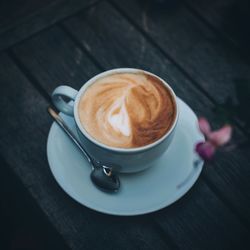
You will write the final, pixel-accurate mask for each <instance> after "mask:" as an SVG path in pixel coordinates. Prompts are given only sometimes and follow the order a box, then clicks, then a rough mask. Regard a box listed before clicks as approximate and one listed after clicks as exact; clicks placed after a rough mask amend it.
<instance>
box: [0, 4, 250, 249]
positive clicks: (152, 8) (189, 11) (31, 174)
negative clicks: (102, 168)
mask: <svg viewBox="0 0 250 250" xmlns="http://www.w3.org/2000/svg"><path fill="white" fill-rule="evenodd" d="M156 2H157V1H150V2H148V1H134V0H127V1H119V0H110V1H97V0H85V1H84V0H72V1H66V0H43V1H32V0H25V1H22V3H20V1H17V0H16V1H2V2H1V3H0V50H1V55H0V82H1V92H0V93H1V97H0V104H1V112H0V119H1V129H0V138H1V140H0V159H1V162H2V164H1V168H2V169H9V170H10V171H11V172H12V173H13V176H15V178H16V179H18V180H19V181H20V183H21V185H22V186H23V187H24V188H25V190H27V191H28V193H29V195H30V199H32V200H33V202H34V203H35V204H36V205H37V206H38V207H39V209H40V210H41V211H42V214H43V216H44V218H47V219H48V221H49V222H48V223H49V224H50V225H51V228H54V229H55V230H54V231H55V232H56V233H55V234H58V235H59V236H58V237H59V238H58V239H59V240H62V241H64V242H65V246H66V247H69V248H71V249H84V250H86V249H115V250H116V249H119V250H123V249H154V250H161V249H191V250H194V249H202V250H203V249H209V250H211V249H220V250H221V249H250V237H249V236H250V233H249V231H250V149H249V145H250V143H249V125H250V119H249V113H250V112H249V106H250V97H249V95H248V94H249V93H250V91H249V82H250V70H249V69H250V68H249V48H250V47H249V46H248V43H247V40H246V39H247V32H246V39H242V36H241V35H242V34H241V35H240V29H241V28H242V23H240V21H239V22H238V23H237V22H233V25H232V22H231V21H232V20H239V19H237V15H238V17H242V16H241V12H240V11H242V10H244V7H245V6H249V5H248V4H247V2H246V1H239V2H238V3H237V2H235V1H233V0H230V1H225V0H219V1H218V0H210V1H206V0H194V1H191V0H190V1H189V0H186V1H184V2H176V1H165V3H164V4H160V3H156ZM158 2H160V1H158ZM240 4H242V5H240ZM244 4H245V5H244ZM243 12H244V11H243ZM243 14H244V13H243ZM246 18H247V17H246ZM243 19H244V18H243ZM230 22H231V23H230ZM243 23H245V19H244V22H243ZM237 25H238V29H237ZM247 28H248V31H249V26H248V27H247ZM234 31H237V32H234ZM246 31H247V30H246ZM116 67H135V68H141V69H146V70H149V71H151V72H154V73H155V74H157V75H159V76H161V77H162V78H163V79H166V80H167V81H168V82H169V83H170V84H171V86H172V87H173V88H174V90H175V92H176V93H177V95H178V96H180V97H181V98H182V99H183V100H184V101H185V102H187V103H188V104H189V105H190V106H191V107H192V108H193V109H194V110H195V112H196V113H197V114H198V115H203V116H205V117H207V118H208V119H209V120H210V121H211V123H212V124H213V126H214V127H218V126H220V125H221V124H222V123H221V119H220V118H221V117H226V118H227V119H228V120H229V121H230V122H231V123H233V124H234V138H233V142H234V143H239V142H240V144H241V145H242V146H241V147H237V148H236V149H235V150H233V151H231V152H228V153H220V154H218V155H217V158H216V160H215V161H214V162H212V163H209V164H206V166H205V168H204V170H203V172H202V174H201V177H200V178H199V180H198V181H197V183H196V184H195V185H194V187H193V188H192V189H191V190H190V191H189V192H188V194H186V195H185V196H184V197H183V198H182V199H181V200H179V201H178V202H176V203H174V204H173V205H171V206H170V207H167V208H165V209H162V210H161V211H158V212H155V213H152V214H148V215H144V216H136V217H115V216H108V215H104V214H100V213H97V212H94V211H91V210H89V209H88V208H86V207H84V206H82V205H79V204H78V203H76V202H75V201H74V200H72V199H71V198H70V197H69V196H67V194H65V193H64V192H63V191H62V189H61V188H60V187H59V186H58V184H57V183H56V181H55V180H54V178H53V177H52V174H51V172H50V169H49V166H48V163H47V157H46V140H47V135H48V131H49V129H50V126H51V119H50V117H49V116H48V115H47V112H46V108H47V106H48V104H49V103H50V94H51V92H52V90H53V89H54V88H55V87H56V86H58V85H60V84H62V83H64V84H69V85H71V86H73V87H74V88H76V89H79V88H80V87H81V86H82V84H83V83H84V82H86V80H88V79H89V78H91V77H92V76H94V75H96V74H97V73H99V72H102V71H104V70H107V69H112V68H116ZM241 142H243V144H242V143H241ZM243 145H244V146H245V147H243ZM3 177H5V176H3ZM5 178H6V177H5ZM5 183H7V181H5ZM6 192H8V189H7V188H6ZM15 192H16V193H15ZM15 194H18V190H16V191H14V195H15ZM14 197H15V196H14ZM15 199H19V200H21V199H20V197H19V198H17V197H16V198H15ZM36 219H37V220H38V221H39V218H36ZM97 236H98V237H97Z"/></svg>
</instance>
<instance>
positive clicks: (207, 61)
mask: <svg viewBox="0 0 250 250" xmlns="http://www.w3.org/2000/svg"><path fill="white" fill-rule="evenodd" d="M112 2H113V3H115V6H117V7H118V8H119V9H120V10H121V11H122V12H123V13H124V14H125V15H126V16H127V17H128V18H129V19H130V20H132V22H134V23H135V24H136V26H137V27H138V28H139V29H140V30H141V32H143V33H144V34H145V35H146V36H148V37H149V38H150V39H151V40H153V41H152V42H153V43H155V44H156V45H157V46H158V48H159V50H160V51H161V52H162V53H163V54H165V55H166V56H167V57H168V58H170V60H172V61H173V62H174V63H176V65H177V66H178V67H179V68H180V69H181V70H182V72H184V73H185V75H186V76H187V77H189V79H192V81H193V83H194V84H195V85H196V86H197V87H198V88H199V89H200V90H201V92H202V93H205V94H206V95H207V96H208V97H209V99H210V100H211V101H213V102H214V103H220V104H226V103H227V100H228V98H229V97H230V99H232V105H231V103H230V104H229V105H223V108H224V106H225V107H226V106H228V109H227V112H225V113H227V115H229V117H231V119H233V120H234V119H236V117H237V118H239V119H240V120H241V121H242V124H246V123H247V124H249V127H250V117H249V116H248V115H241V113H242V112H241V110H242V109H244V106H246V105H240V104H243V103H241V102H242V101H244V99H243V98H240V97H241V96H242V95H243V94H244V93H245V92H246V91H247V90H248V88H249V87H248V84H249V81H250V68H249V65H248V64H247V63H246V62H245V61H243V60H242V58H241V56H240V55H239V54H238V53H237V51H233V50H232V49H231V47H228V46H226V44H225V43H224V42H223V41H222V40H221V39H220V37H218V36H217V34H216V32H213V31H212V30H211V29H210V28H208V27H207V26H206V25H205V24H204V23H203V22H200V21H199V20H198V19H197V18H196V16H194V15H193V14H192V13H191V12H189V11H188V10H187V9H186V7H185V6H184V5H183V4H181V3H180V2H178V1H176V4H173V5H171V6H168V5H167V6H165V7H164V5H160V7H159V6H158V5H157V4H155V1H133V0H128V1H126V2H124V1H117V0H112ZM242 78H243V79H244V84H242V85H239V84H238V81H237V79H242ZM241 86H242V87H241ZM248 91H249V93H250V90H248ZM246 100H247V105H248V106H249V104H250V103H249V100H248V99H246ZM242 106H243V107H242ZM221 107H222V105H221ZM234 107H235V108H237V112H233V110H234ZM245 111H246V110H245ZM245 113H247V112H245Z"/></svg>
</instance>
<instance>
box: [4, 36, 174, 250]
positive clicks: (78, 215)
mask: <svg viewBox="0 0 250 250" xmlns="http://www.w3.org/2000/svg"><path fill="white" fill-rule="evenodd" d="M52 34H53V33H52ZM69 48H70V46H69V47H68V49H69ZM50 55H51V56H53V53H51V54H50ZM48 56H49V55H48ZM68 59H69V60H70V58H68ZM83 61H84V60H83ZM83 61H82V62H83ZM85 62H86V63H87V64H88V65H91V62H87V61H85ZM57 63H58V64H60V61H57ZM45 64H46V62H45ZM61 65H62V67H64V65H63V64H61ZM40 66H41V65H40ZM84 66H85V65H82V68H81V70H80V72H79V73H82V72H84V69H85V67H84ZM44 67H45V65H44ZM93 68H94V67H93ZM40 69H41V71H42V66H41V67H40ZM64 69H65V68H64ZM54 72H56V68H54ZM59 73H60V72H59ZM67 73H68V71H67V70H66V69H65V73H64V74H65V75H66V74H67ZM0 76H1V77H0V78H1V83H2V85H1V94H2V95H3V98H1V101H0V103H1V105H2V107H3V110H2V111H1V112H0V119H1V121H2V125H1V130H0V138H1V140H0V152H1V154H2V155H3V157H4V159H5V161H6V162H7V164H8V165H9V166H10V167H11V169H12V170H13V171H14V173H15V174H16V175H17V176H18V178H19V179H20V180H21V181H22V183H23V185H24V186H25V188H26V189H27V190H28V191H29V192H30V194H31V195H32V197H33V198H34V200H35V201H36V202H37V204H38V205H39V207H40V208H41V209H42V210H43V212H44V213H45V215H46V216H47V217H48V219H49V221H50V222H51V223H52V224H53V225H54V226H55V228H56V229H57V231H58V232H59V233H60V234H61V235H62V236H63V238H64V239H65V241H66V243H67V244H68V245H69V247H70V248H72V249H104V248H105V247H107V248H106V249H124V250H125V249H128V248H129V249H148V250H150V249H151V250H153V249H155V248H157V249H172V248H171V247H169V244H168V243H166V242H165V239H161V237H160V236H159V235H158V234H157V230H156V229H155V227H154V225H152V224H151V223H150V222H148V221H147V219H143V217H136V218H126V217H112V216H106V215H103V214H99V213H96V212H94V211H91V210H89V209H88V208H86V207H84V206H81V205H79V204H78V203H76V202H75V201H73V200H72V199H71V198H70V197H69V196H67V195H66V194H65V193H64V192H63V191H62V190H61V188H59V186H58V185H57V184H56V182H55V180H54V179H53V177H52V174H51V172H50V169H49V166H48V163H47V159H46V142H47V135H48V131H49V128H50V126H51V119H50V117H49V116H48V114H47V112H46V107H47V106H48V103H47V101H45V99H44V98H43V97H42V96H41V95H40V94H39V93H38V91H36V89H35V88H34V87H33V86H32V84H31V83H30V82H29V80H28V79H27V78H26V77H24V75H23V74H22V73H21V72H20V71H19V69H18V68H17V67H16V66H15V65H14V64H13V62H12V61H11V60H10V58H9V57H8V56H7V55H5V54H2V55H1V57H0ZM81 79H82V80H83V79H84V76H83V73H82V74H81ZM51 82H52V83H53V84H54V85H57V84H58V82H54V79H53V78H51ZM47 85H48V86H49V83H48V82H47ZM97 236H98V240H97Z"/></svg>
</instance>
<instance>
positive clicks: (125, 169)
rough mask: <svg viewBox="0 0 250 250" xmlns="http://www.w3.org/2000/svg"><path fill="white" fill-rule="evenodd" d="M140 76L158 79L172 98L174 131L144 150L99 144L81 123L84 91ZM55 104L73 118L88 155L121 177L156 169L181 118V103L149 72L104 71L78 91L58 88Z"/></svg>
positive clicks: (53, 95)
mask: <svg viewBox="0 0 250 250" xmlns="http://www.w3.org/2000/svg"><path fill="white" fill-rule="evenodd" d="M138 72H143V73H144V74H148V75H152V76H155V77H157V78H158V79H160V80H161V81H162V83H163V84H164V85H165V87H166V88H167V89H168V90H169V91H170V93H171V94H172V96H173V98H174V101H175V105H176V116H175V119H174V121H173V124H172V126H171V128H170V129H169V130H168V132H167V133H166V134H165V135H163V136H162V137H161V138H160V139H158V140H157V141H155V142H153V143H151V144H149V145H146V146H143V147H137V148H115V147H110V146H107V145H105V144H103V143H101V142H99V141H97V140H96V139H95V138H93V137H92V136H91V135H89V134H88V132H87V131H86V130H85V129H84V127H83V126H82V124H81V122H80V119H79V114H78V104H79V101H80V99H81V96H82V95H83V94H84V92H85V90H86V89H87V88H88V87H89V86H90V85H91V84H93V83H95V82H96V80H97V79H99V78H102V77H105V76H108V75H112V74H116V73H138ZM63 97H67V98H69V99H70V100H72V101H74V104H73V105H70V104H69V103H68V102H65V101H64V100H63ZM52 101H53V103H54V105H55V106H56V107H57V109H58V110H59V111H61V112H63V113H65V114H67V115H70V116H73V117H74V119H75V122H76V128H77V131H78V135H79V138H80V141H81V142H82V145H83V146H84V148H85V149H86V150H87V151H88V153H89V154H90V155H91V156H92V157H93V158H95V159H96V160H97V161H100V162H102V163H106V164H110V165H112V164H113V165H114V166H115V168H114V170H115V171H117V172H121V173H134V172H138V171H142V170H144V169H147V168H149V167H151V166H154V165H155V164H154V163H155V161H157V159H158V158H159V157H160V156H161V155H162V154H163V153H164V152H165V151H166V150H167V148H168V147H169V145H170V143H171V141H172V139H173V136H174V132H175V128H176V124H177V121H178V116H179V108H178V103H177V100H176V96H175V93H174V91H173V90H172V88H171V87H170V86H169V85H168V84H167V83H166V82H165V81H164V80H162V79H161V78H160V77H158V76H156V75H154V74H152V73H150V72H147V71H144V70H140V69H133V68H118V69H113V70H108V71H105V72H103V73H101V74H98V75H96V76H95V77H93V78H91V79H90V80H88V81H87V82H86V83H85V84H84V85H83V86H82V87H81V89H80V90H79V91H77V90H75V89H73V88H71V87H69V86H65V85H63V86H59V87H57V88H56V89H55V90H54V91H53V93H52Z"/></svg>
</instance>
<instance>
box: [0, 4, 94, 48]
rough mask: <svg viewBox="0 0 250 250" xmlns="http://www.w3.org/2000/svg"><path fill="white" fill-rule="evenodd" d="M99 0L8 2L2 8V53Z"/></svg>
mask: <svg viewBox="0 0 250 250" xmlns="http://www.w3.org/2000/svg"><path fill="white" fill-rule="evenodd" d="M97 1H98V0H71V1H67V0H45V1H41V0H39V1H32V0H25V1H22V2H20V1H18V0H14V1H10V2H9V4H6V1H3V2H1V3H2V8H1V6H0V16H1V18H0V51H1V50H4V49H6V48H8V47H9V46H11V45H13V44H15V43H17V42H20V41H21V40H23V39H25V38H27V37H29V36H31V35H32V34H34V33H36V32H39V31H40V30H42V29H45V28H47V27H49V26H51V25H53V24H54V23H56V22H58V21H59V20H61V19H63V18H66V17H67V16H70V15H72V14H73V13H75V12H77V11H79V10H81V9H83V8H85V7H87V6H89V5H92V4H94V3H95V2H97Z"/></svg>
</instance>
